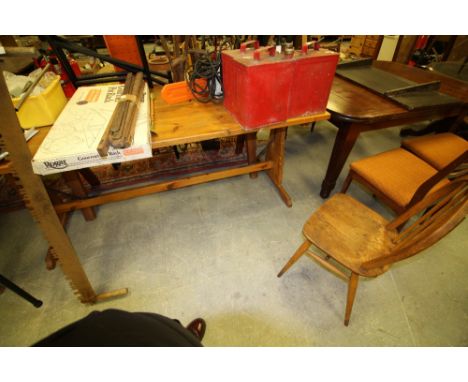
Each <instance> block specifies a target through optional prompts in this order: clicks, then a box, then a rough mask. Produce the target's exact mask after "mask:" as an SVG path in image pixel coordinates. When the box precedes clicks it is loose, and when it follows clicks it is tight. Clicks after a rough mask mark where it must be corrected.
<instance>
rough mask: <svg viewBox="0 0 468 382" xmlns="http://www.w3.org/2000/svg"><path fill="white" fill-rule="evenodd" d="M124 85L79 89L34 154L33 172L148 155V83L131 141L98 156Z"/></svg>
mask: <svg viewBox="0 0 468 382" xmlns="http://www.w3.org/2000/svg"><path fill="white" fill-rule="evenodd" d="M123 87H124V85H105V86H83V87H80V88H78V89H77V90H76V92H75V94H74V95H73V97H72V98H71V99H70V100H69V101H68V103H67V105H66V106H65V108H64V109H63V111H62V113H61V114H60V116H59V117H58V119H57V121H56V122H55V123H54V125H53V126H52V127H51V129H50V131H49V133H48V134H47V136H46V137H45V139H44V141H43V142H42V144H41V146H40V147H39V149H38V151H37V152H36V155H34V158H33V160H32V167H33V170H34V172H35V173H36V174H39V175H48V174H54V173H58V172H65V171H70V170H76V169H80V168H86V167H93V166H99V165H103V164H109V163H120V162H127V161H132V160H136V159H143V158H149V157H151V156H152V153H151V133H150V128H151V116H150V99H149V91H148V86H147V85H145V90H144V94H143V97H142V99H141V101H140V102H141V103H140V106H139V110H138V117H137V121H136V127H135V136H134V140H133V144H132V145H131V146H130V147H128V148H126V149H115V148H113V147H112V146H110V147H109V152H108V156H107V157H106V158H101V156H100V155H99V154H98V151H97V147H98V144H99V141H100V140H101V137H102V134H103V133H104V131H105V129H106V127H107V124H108V122H109V120H110V118H111V116H112V112H113V111H114V109H115V107H116V105H117V102H118V100H119V98H120V96H121V95H122V92H123Z"/></svg>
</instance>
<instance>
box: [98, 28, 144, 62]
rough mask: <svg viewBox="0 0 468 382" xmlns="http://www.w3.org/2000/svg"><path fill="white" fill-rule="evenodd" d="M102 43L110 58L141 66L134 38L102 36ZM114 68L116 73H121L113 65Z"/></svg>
mask: <svg viewBox="0 0 468 382" xmlns="http://www.w3.org/2000/svg"><path fill="white" fill-rule="evenodd" d="M104 41H105V43H106V46H107V50H108V51H109V55H110V56H111V57H114V58H118V59H119V60H122V61H127V62H129V63H131V64H135V65H139V66H143V63H142V62H141V58H140V53H139V51H138V45H137V42H136V38H135V36H126V35H112V36H111V35H108V36H104ZM114 68H115V70H117V71H123V69H121V68H119V67H118V66H115V65H114Z"/></svg>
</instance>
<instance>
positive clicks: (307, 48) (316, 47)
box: [302, 41, 320, 53]
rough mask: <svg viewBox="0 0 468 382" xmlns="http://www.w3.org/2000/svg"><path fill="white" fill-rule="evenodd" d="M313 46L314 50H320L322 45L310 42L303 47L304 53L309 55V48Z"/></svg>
mask: <svg viewBox="0 0 468 382" xmlns="http://www.w3.org/2000/svg"><path fill="white" fill-rule="evenodd" d="M311 45H313V46H314V50H319V49H320V44H319V42H318V41H309V42H307V43H305V44H304V45H302V53H307V52H308V51H309V47H310V46H311Z"/></svg>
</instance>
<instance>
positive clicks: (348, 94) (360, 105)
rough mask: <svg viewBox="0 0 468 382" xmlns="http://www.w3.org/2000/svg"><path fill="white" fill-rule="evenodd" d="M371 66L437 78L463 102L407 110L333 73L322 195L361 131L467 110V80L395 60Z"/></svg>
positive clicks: (444, 89) (413, 76) (404, 74)
mask: <svg viewBox="0 0 468 382" xmlns="http://www.w3.org/2000/svg"><path fill="white" fill-rule="evenodd" d="M372 65H373V66H375V67H377V68H379V69H382V70H386V71H388V72H390V73H393V74H396V75H398V76H401V77H403V78H406V79H409V80H411V81H414V82H418V83H422V82H430V81H435V80H439V81H441V87H440V92H442V93H445V94H448V95H450V96H453V97H456V98H458V99H460V100H461V101H462V102H463V103H462V104H461V105H456V106H454V105H441V106H434V107H431V108H428V109H420V110H412V111H409V110H407V109H405V108H404V107H402V106H399V105H398V104H397V103H395V102H393V101H390V100H388V99H386V98H384V97H382V96H380V95H377V94H375V93H373V92H371V91H370V90H367V89H365V88H363V87H361V86H359V85H356V84H353V83H351V82H350V81H347V80H345V79H342V78H340V77H338V76H335V79H334V81H333V87H332V90H331V93H330V98H329V101H328V105H327V110H328V111H329V112H330V114H331V118H330V122H331V123H333V124H334V125H335V126H336V127H337V128H338V133H337V135H336V138H335V143H334V145H333V150H332V153H331V156H330V160H329V162H328V168H327V173H326V175H325V178H324V180H323V182H322V188H321V190H320V196H321V197H322V198H326V197H328V196H329V195H330V192H331V191H332V190H333V188H334V187H335V185H336V180H337V179H338V176H339V175H340V173H341V170H342V169H343V166H344V164H345V162H346V159H347V158H348V156H349V153H350V152H351V150H352V148H353V146H354V143H355V142H356V140H357V138H358V136H359V134H360V133H361V132H364V131H371V130H378V129H384V128H387V127H394V126H400V125H406V124H410V123H415V122H420V121H426V120H440V119H444V118H448V117H460V118H462V117H463V116H464V115H465V113H466V110H467V106H468V86H467V84H466V83H464V82H462V81H457V80H455V79H452V78H448V77H447V76H444V75H441V74H437V73H434V72H429V71H425V70H422V69H419V68H415V67H410V66H407V65H403V64H400V63H397V62H388V61H374V62H373V63H372Z"/></svg>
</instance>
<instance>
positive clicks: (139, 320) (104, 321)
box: [33, 309, 203, 347]
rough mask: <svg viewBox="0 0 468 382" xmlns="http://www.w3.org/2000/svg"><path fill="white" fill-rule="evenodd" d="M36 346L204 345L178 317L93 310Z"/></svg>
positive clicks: (112, 310) (113, 310)
mask: <svg viewBox="0 0 468 382" xmlns="http://www.w3.org/2000/svg"><path fill="white" fill-rule="evenodd" d="M33 346H50V347H55V346H95V347H98V346H167V347H169V346H170V347H173V346H203V345H202V344H201V342H200V341H199V339H198V338H197V337H196V336H195V335H194V334H193V333H191V332H190V331H189V330H187V329H186V328H184V327H183V326H182V325H181V324H180V322H179V321H177V320H173V319H171V318H168V317H165V316H162V315H160V314H156V313H141V312H138V313H131V312H126V311H123V310H117V309H108V310H104V311H102V312H99V311H94V312H92V313H90V314H89V315H88V316H86V317H85V318H82V319H81V320H78V321H75V322H74V323H72V324H70V325H68V326H65V327H64V328H62V329H60V330H58V331H57V332H55V333H53V334H51V335H50V336H48V337H46V338H44V339H42V340H41V341H39V342H37V343H36V344H34V345H33Z"/></svg>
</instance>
